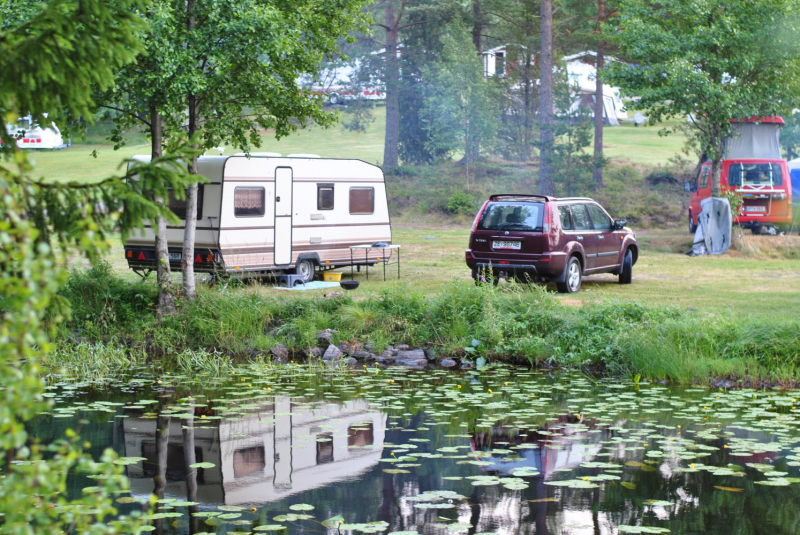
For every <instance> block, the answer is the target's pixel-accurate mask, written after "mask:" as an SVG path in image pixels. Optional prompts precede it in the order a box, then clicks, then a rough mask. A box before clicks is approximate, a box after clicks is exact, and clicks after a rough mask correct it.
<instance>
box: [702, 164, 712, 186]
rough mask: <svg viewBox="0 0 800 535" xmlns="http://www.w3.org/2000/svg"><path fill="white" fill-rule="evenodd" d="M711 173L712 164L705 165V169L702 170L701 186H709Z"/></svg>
mask: <svg viewBox="0 0 800 535" xmlns="http://www.w3.org/2000/svg"><path fill="white" fill-rule="evenodd" d="M710 174H711V166H706V167H703V170H702V171H700V186H699V187H701V188H707V187H708V177H709V175H710Z"/></svg>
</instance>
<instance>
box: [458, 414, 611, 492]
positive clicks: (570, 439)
mask: <svg viewBox="0 0 800 535" xmlns="http://www.w3.org/2000/svg"><path fill="white" fill-rule="evenodd" d="M562 425H563V427H561V426H559V427H556V428H549V429H547V428H545V429H540V430H541V431H545V432H547V433H548V434H547V435H545V434H539V433H538V432H537V431H536V430H530V431H528V434H527V436H521V435H515V436H503V435H502V434H500V435H497V434H493V435H492V437H491V438H490V442H494V443H496V442H498V441H501V442H504V443H505V444H503V445H499V446H498V447H500V448H508V447H509V446H512V445H513V446H517V448H516V449H514V455H515V456H516V457H520V459H519V460H505V456H496V455H492V454H491V453H489V452H488V451H487V452H486V453H487V455H486V456H483V455H481V456H480V458H481V460H484V461H489V462H492V463H494V464H492V465H490V466H487V467H485V469H486V470H487V471H490V472H499V473H500V474H501V475H512V474H511V472H512V471H513V470H519V469H523V468H528V469H535V470H536V471H537V472H539V473H540V474H541V477H543V478H544V479H545V480H549V479H552V477H553V475H554V474H555V473H556V472H557V471H558V470H562V469H573V468H577V467H578V466H580V464H581V463H582V462H585V461H588V460H591V459H594V457H595V456H596V455H597V454H598V453H600V450H601V449H602V445H600V444H584V442H582V441H580V439H581V438H583V437H582V433H575V434H574V435H573V434H572V433H569V432H568V431H569V426H568V424H562ZM556 430H561V431H563V432H564V435H563V436H562V435H559V436H562V438H567V440H565V441H564V442H563V443H561V444H559V447H558V448H551V447H549V444H550V443H551V442H550V441H549V440H548V439H554V438H556V437H554V436H553V435H551V434H549V433H550V432H551V431H556ZM481 438H482V437H474V438H473V439H472V440H471V446H472V451H473V452H474V453H475V454H478V455H480V452H481V450H483V448H484V447H487V446H488V447H491V444H483V442H484V440H481ZM542 440H548V442H542ZM526 445H527V446H531V447H525V446H526ZM520 446H522V447H520Z"/></svg>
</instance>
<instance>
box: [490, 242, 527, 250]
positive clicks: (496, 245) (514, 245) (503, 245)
mask: <svg viewBox="0 0 800 535" xmlns="http://www.w3.org/2000/svg"><path fill="white" fill-rule="evenodd" d="M492 248H493V249H517V250H519V249H522V242H521V241H493V242H492Z"/></svg>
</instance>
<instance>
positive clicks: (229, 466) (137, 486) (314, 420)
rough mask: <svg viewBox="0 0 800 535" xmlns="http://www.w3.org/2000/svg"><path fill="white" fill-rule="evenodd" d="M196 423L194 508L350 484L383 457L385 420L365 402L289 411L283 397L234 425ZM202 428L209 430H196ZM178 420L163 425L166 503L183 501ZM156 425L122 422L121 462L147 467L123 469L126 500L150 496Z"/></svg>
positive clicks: (138, 420)
mask: <svg viewBox="0 0 800 535" xmlns="http://www.w3.org/2000/svg"><path fill="white" fill-rule="evenodd" d="M212 422H214V421H213V420H199V419H195V425H196V426H202V427H196V428H195V431H194V446H195V447H194V449H195V456H196V462H198V463H200V462H210V463H214V465H215V466H214V467H213V468H201V469H198V471H197V501H200V502H202V503H217V504H225V505H238V504H245V503H246V504H249V503H267V502H272V501H276V500H280V499H283V498H285V497H287V496H290V495H292V494H296V493H299V492H303V491H307V490H310V489H314V488H318V487H322V486H324V485H329V484H331V483H336V482H338V481H342V480H344V479H351V478H353V477H354V476H357V475H358V474H360V473H363V472H365V471H366V470H368V469H369V468H371V467H373V466H375V465H376V464H377V462H378V459H380V457H381V454H382V450H383V441H384V434H385V429H386V415H385V414H381V413H379V412H372V411H369V409H368V404H367V402H366V401H364V400H354V401H348V402H344V403H342V404H341V405H333V404H326V405H322V406H319V407H313V408H308V407H307V406H304V407H303V409H302V410H297V409H294V410H293V404H292V402H291V400H290V398H289V397H276V398H275V402H274V403H271V404H269V405H266V406H264V407H262V409H260V410H259V411H258V412H254V413H252V414H247V415H244V416H243V417H242V418H241V419H239V420H238V421H237V420H234V419H229V420H220V421H219V423H218V424H212ZM207 424H210V425H213V427H210V426H209V427H208V428H203V427H205V426H206V425H207ZM181 425H182V424H181V420H178V419H176V418H172V420H171V421H170V423H169V439H168V447H167V462H166V464H167V466H166V477H167V488H166V491H165V496H167V497H175V498H179V499H180V498H185V497H186V483H185V479H186V470H185V468H184V444H183V437H182V429H181ZM156 428H157V420H156V418H152V419H147V418H143V417H142V416H134V415H130V416H129V417H128V418H126V419H125V422H124V430H125V455H126V456H129V457H144V458H145V459H146V460H145V461H142V462H139V463H136V464H133V465H129V466H128V467H127V468H128V477H129V478H130V480H131V494H132V495H134V496H147V495H149V494H150V493H151V492H152V491H153V482H152V477H153V476H154V475H155V473H156V470H157V461H156V459H157V454H156V448H157V445H156V432H157V429H156Z"/></svg>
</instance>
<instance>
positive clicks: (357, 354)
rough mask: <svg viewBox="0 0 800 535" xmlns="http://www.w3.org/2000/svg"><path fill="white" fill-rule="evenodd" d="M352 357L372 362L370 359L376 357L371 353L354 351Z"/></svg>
mask: <svg viewBox="0 0 800 535" xmlns="http://www.w3.org/2000/svg"><path fill="white" fill-rule="evenodd" d="M352 356H353V357H355V358H356V359H358V360H370V357H374V356H375V355H373V354H372V353H370V352H369V351H353V354H352Z"/></svg>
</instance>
